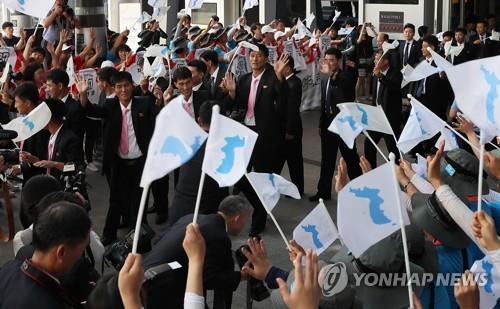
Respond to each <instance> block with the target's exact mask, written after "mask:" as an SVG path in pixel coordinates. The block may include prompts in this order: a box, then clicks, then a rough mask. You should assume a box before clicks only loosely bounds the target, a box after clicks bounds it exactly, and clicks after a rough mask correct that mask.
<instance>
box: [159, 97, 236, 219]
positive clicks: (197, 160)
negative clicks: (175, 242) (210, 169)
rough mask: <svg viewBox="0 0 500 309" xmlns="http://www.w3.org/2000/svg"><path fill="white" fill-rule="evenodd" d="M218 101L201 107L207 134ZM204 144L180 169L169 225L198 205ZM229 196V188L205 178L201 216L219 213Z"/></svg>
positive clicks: (208, 177) (200, 118) (199, 119)
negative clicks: (221, 204)
mask: <svg viewBox="0 0 500 309" xmlns="http://www.w3.org/2000/svg"><path fill="white" fill-rule="evenodd" d="M215 104H218V102H217V101H206V102H204V103H203V104H202V105H201V107H200V117H198V124H199V125H200V127H201V128H202V129H203V130H205V131H206V132H208V131H209V129H210V120H211V117H212V106H213V105H215ZM205 146H206V143H204V144H203V145H202V146H201V147H200V149H199V150H198V151H197V152H196V154H195V155H194V157H193V158H191V160H189V161H188V162H186V163H185V164H184V165H183V166H181V167H180V168H179V180H178V181H177V185H176V186H175V193H174V198H173V200H172V204H171V206H170V211H169V216H168V223H169V225H172V224H174V223H175V222H176V221H177V220H178V219H179V218H181V217H183V216H185V215H187V214H192V213H193V212H194V209H195V205H196V197H197V193H198V186H199V185H200V178H201V166H202V165H203V158H204V157H205ZM228 194H229V191H228V188H227V187H222V188H221V187H219V185H218V184H217V182H216V181H215V180H213V179H212V178H211V177H210V176H208V175H206V176H205V182H204V185H203V191H202V195H201V201H200V210H199V212H200V214H214V213H217V209H218V207H219V204H220V202H221V201H222V200H223V199H224V198H225V197H226V196H227V195H228Z"/></svg>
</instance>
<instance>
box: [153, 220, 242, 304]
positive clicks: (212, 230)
mask: <svg viewBox="0 0 500 309" xmlns="http://www.w3.org/2000/svg"><path fill="white" fill-rule="evenodd" d="M192 221H193V215H187V216H184V217H182V218H180V219H179V220H178V221H177V222H176V223H175V224H174V225H173V226H171V227H170V228H169V229H167V231H166V232H165V234H164V235H163V237H162V238H161V239H160V240H159V241H158V243H156V245H155V246H154V247H153V250H152V251H151V252H150V253H149V255H148V256H147V257H146V258H145V259H144V261H143V266H144V269H148V268H150V267H152V266H156V265H160V264H163V263H167V262H172V261H177V262H179V263H180V264H181V265H182V270H183V271H182V272H181V273H180V274H179V275H178V277H177V281H176V282H175V284H176V285H179V286H181V287H185V286H186V279H187V271H188V258H187V256H186V253H185V252H184V249H183V247H182V242H183V240H184V236H185V234H186V226H187V225H188V224H189V223H191V222H192ZM197 224H198V226H199V228H200V231H201V234H202V235H203V238H204V239H205V248H206V253H205V264H204V270H203V287H204V289H206V290H225V291H230V292H232V291H235V290H236V289H237V288H238V285H239V283H240V278H241V275H240V272H239V271H234V261H233V256H232V251H231V240H230V239H229V236H228V235H227V232H226V224H225V222H224V219H223V218H222V216H220V215H218V214H212V215H199V216H198V220H197ZM163 290H164V291H168V290H165V289H163ZM177 294H179V295H177ZM168 299H169V300H168V302H169V304H170V305H171V306H172V307H171V308H177V307H175V305H172V304H182V302H183V299H184V289H181V290H180V293H176V294H173V293H169V295H168Z"/></svg>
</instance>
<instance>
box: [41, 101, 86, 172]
mask: <svg viewBox="0 0 500 309" xmlns="http://www.w3.org/2000/svg"><path fill="white" fill-rule="evenodd" d="M45 103H46V104H47V106H48V107H49V109H50V112H51V113H52V115H51V117H50V121H49V123H48V124H47V126H46V129H47V130H48V131H49V132H50V138H49V141H48V145H47V149H48V151H47V160H38V161H36V162H35V163H33V165H34V166H35V167H38V168H44V169H46V172H47V174H50V175H52V176H54V177H55V178H57V179H59V180H61V182H62V181H64V179H63V177H62V174H63V173H62V172H63V170H64V166H65V165H66V164H67V163H74V164H75V168H76V169H77V170H80V171H82V170H85V162H84V160H83V148H82V141H81V140H80V139H79V138H78V137H77V136H76V134H75V133H74V132H73V131H72V130H70V129H69V128H68V127H67V126H66V124H64V103H63V101H61V100H59V99H46V100H45Z"/></svg>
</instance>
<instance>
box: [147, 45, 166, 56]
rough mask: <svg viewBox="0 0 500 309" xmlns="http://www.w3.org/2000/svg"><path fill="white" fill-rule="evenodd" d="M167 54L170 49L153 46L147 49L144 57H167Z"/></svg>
mask: <svg viewBox="0 0 500 309" xmlns="http://www.w3.org/2000/svg"><path fill="white" fill-rule="evenodd" d="M167 53H168V47H165V46H161V45H151V46H149V47H148V48H146V52H145V53H144V57H165V55H166V54H167Z"/></svg>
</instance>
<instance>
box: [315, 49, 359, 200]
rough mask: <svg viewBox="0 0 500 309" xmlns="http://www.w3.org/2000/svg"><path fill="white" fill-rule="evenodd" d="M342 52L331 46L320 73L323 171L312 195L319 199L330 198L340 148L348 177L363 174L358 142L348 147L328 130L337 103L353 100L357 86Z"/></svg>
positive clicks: (336, 111)
mask: <svg viewBox="0 0 500 309" xmlns="http://www.w3.org/2000/svg"><path fill="white" fill-rule="evenodd" d="M341 60H342V54H341V52H340V51H339V50H338V49H336V48H329V49H328V50H326V52H325V58H324V63H323V65H322V66H321V72H322V73H323V74H325V75H326V78H325V77H324V76H322V79H321V115H320V118H319V126H318V131H319V134H320V137H321V173H320V177H319V181H318V186H317V188H318V192H317V193H316V194H315V195H313V196H311V197H310V198H309V200H310V201H314V202H316V201H318V200H319V199H320V198H322V199H325V200H329V199H331V191H332V178H333V174H334V172H335V163H336V161H337V151H339V150H340V153H341V154H342V157H343V158H344V160H345V161H346V163H347V168H348V173H349V177H350V178H351V179H354V178H356V177H358V176H359V175H361V168H360V167H359V156H358V153H357V150H356V145H354V148H353V149H349V147H347V145H346V144H345V143H344V141H343V140H342V138H340V136H339V135H337V134H335V133H332V132H330V131H328V127H329V126H330V124H331V122H332V121H333V119H334V118H335V116H336V115H337V114H338V113H339V112H340V111H339V109H338V107H337V104H338V103H345V102H352V101H354V92H355V91H354V89H355V87H356V79H355V75H354V74H353V73H351V71H350V70H347V69H346V70H344V71H343V70H341V69H340V62H341Z"/></svg>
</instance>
